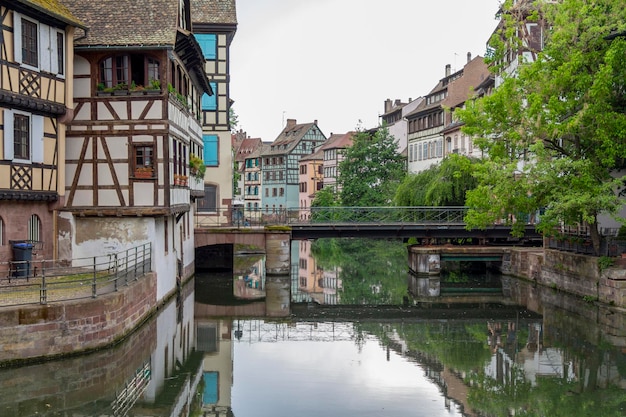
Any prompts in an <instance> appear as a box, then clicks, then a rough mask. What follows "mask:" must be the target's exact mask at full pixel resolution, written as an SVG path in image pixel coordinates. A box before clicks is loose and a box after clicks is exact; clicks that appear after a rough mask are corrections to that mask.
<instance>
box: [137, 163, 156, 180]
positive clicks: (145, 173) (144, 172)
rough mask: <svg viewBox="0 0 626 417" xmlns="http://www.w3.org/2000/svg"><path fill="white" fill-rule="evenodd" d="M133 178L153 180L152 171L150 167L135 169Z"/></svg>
mask: <svg viewBox="0 0 626 417" xmlns="http://www.w3.org/2000/svg"><path fill="white" fill-rule="evenodd" d="M135 178H154V169H152V167H150V166H144V167H137V168H135Z"/></svg>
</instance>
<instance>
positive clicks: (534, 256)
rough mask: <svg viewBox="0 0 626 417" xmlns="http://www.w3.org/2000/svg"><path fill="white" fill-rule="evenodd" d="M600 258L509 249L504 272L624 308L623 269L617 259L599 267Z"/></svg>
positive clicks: (625, 277)
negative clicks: (508, 261)
mask: <svg viewBox="0 0 626 417" xmlns="http://www.w3.org/2000/svg"><path fill="white" fill-rule="evenodd" d="M600 259H601V258H598V257H593V256H586V255H579V254H575V253H569V252H562V251H557V250H551V249H541V250H537V249H534V250H528V249H519V250H518V249H512V250H511V258H510V270H509V271H507V273H510V274H511V275H514V276H517V277H520V278H526V279H529V280H531V281H533V282H536V283H537V284H541V285H543V286H546V287H550V288H554V289H558V290H560V291H564V292H567V293H569V294H573V295H577V296H580V297H586V298H589V299H590V300H597V301H600V302H601V303H605V304H610V305H615V306H617V307H626V269H625V268H624V266H623V265H622V264H621V262H617V263H616V264H615V265H614V266H612V267H608V268H604V269H602V268H601V267H600V264H599V262H600Z"/></svg>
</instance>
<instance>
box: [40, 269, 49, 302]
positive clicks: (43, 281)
mask: <svg viewBox="0 0 626 417" xmlns="http://www.w3.org/2000/svg"><path fill="white" fill-rule="evenodd" d="M47 302H48V294H47V289H46V277H45V276H43V277H41V289H40V290H39V303H40V304H42V305H46V304H47Z"/></svg>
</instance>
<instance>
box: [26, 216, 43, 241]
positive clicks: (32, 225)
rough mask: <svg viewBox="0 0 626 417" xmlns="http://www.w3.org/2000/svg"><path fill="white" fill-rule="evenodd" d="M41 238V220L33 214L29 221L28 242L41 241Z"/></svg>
mask: <svg viewBox="0 0 626 417" xmlns="http://www.w3.org/2000/svg"><path fill="white" fill-rule="evenodd" d="M40 236H41V220H39V216H37V215H36V214H33V215H32V216H30V219H28V240H35V241H39V237H40Z"/></svg>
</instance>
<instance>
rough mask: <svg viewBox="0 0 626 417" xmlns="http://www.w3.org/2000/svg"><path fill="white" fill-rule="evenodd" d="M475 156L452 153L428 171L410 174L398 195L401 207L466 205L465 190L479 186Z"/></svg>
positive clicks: (396, 197)
mask: <svg viewBox="0 0 626 417" xmlns="http://www.w3.org/2000/svg"><path fill="white" fill-rule="evenodd" d="M478 163H480V161H479V160H477V159H475V158H468V157H466V156H463V155H457V154H451V155H449V156H447V157H446V158H445V159H443V160H442V161H441V162H440V163H438V164H435V165H432V166H431V167H430V168H428V169H427V170H425V171H422V172H420V173H417V174H410V175H408V176H406V177H405V179H404V181H402V183H401V184H400V186H399V187H398V189H397V191H396V195H395V197H394V203H395V205H397V206H463V205H465V193H466V192H467V191H468V190H471V189H473V188H475V187H476V185H477V180H476V178H475V177H474V175H473V172H474V169H475V165H476V164H478Z"/></svg>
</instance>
